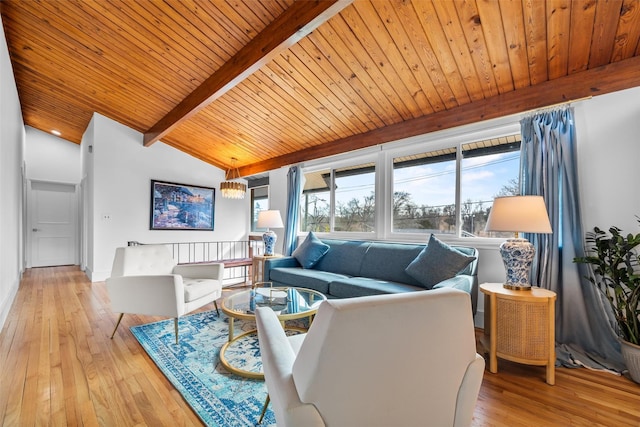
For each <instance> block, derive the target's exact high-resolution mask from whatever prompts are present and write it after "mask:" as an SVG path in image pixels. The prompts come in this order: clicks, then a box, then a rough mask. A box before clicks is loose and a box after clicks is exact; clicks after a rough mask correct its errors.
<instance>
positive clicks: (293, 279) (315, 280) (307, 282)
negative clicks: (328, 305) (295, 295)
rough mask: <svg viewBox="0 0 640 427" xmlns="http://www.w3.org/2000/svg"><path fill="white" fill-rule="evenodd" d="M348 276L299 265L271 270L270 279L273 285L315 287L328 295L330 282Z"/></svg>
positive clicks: (314, 288)
mask: <svg viewBox="0 0 640 427" xmlns="http://www.w3.org/2000/svg"><path fill="white" fill-rule="evenodd" d="M347 277H348V276H345V275H343V274H337V273H331V272H328V271H318V270H313V269H303V268H299V267H282V268H274V269H272V270H271V274H270V275H269V280H270V281H271V282H272V283H273V286H296V287H299V288H307V289H313V290H314V291H318V292H322V293H323V294H325V295H327V294H328V293H329V283H331V282H332V281H333V280H337V279H345V278H347Z"/></svg>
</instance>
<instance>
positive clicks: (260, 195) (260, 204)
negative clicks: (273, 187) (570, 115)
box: [251, 186, 269, 232]
mask: <svg viewBox="0 0 640 427" xmlns="http://www.w3.org/2000/svg"><path fill="white" fill-rule="evenodd" d="M268 209H269V187H268V186H262V187H255V188H252V189H251V231H254V232H255V231H266V230H264V229H259V228H258V227H257V223H258V213H259V212H260V211H265V210H268Z"/></svg>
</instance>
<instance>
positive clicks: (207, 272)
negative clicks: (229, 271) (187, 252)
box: [173, 262, 224, 281]
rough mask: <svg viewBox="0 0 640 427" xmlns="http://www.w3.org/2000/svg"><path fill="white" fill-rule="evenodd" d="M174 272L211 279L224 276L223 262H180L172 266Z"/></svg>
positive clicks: (184, 275) (192, 277)
mask: <svg viewBox="0 0 640 427" xmlns="http://www.w3.org/2000/svg"><path fill="white" fill-rule="evenodd" d="M173 273H174V274H179V275H181V276H183V277H188V278H190V279H213V280H220V281H222V279H223V277H224V264H223V263H219V262H218V263H210V264H181V265H176V266H175V267H174V268H173Z"/></svg>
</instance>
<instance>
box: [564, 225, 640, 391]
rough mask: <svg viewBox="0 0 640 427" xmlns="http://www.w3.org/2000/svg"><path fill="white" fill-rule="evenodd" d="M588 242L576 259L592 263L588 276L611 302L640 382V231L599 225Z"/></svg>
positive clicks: (627, 357) (635, 378)
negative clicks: (585, 251)
mask: <svg viewBox="0 0 640 427" xmlns="http://www.w3.org/2000/svg"><path fill="white" fill-rule="evenodd" d="M639 222H640V219H639ZM586 242H587V246H588V247H587V255H586V256H584V257H578V258H574V260H573V261H574V262H576V263H583V264H590V265H591V266H592V268H593V271H592V275H590V276H588V277H587V278H588V279H589V281H590V282H591V283H593V284H594V285H595V287H596V288H597V289H598V290H599V291H600V292H601V293H602V294H603V295H604V296H605V297H606V299H607V301H609V304H610V305H611V309H612V310H613V314H614V316H615V319H616V324H617V333H618V336H619V338H620V346H621V351H622V357H623V359H624V361H625V364H626V367H627V369H628V370H629V374H630V375H631V378H632V379H633V381H635V382H637V383H640V255H639V254H638V251H637V249H636V248H637V247H638V246H640V233H638V234H636V235H633V234H628V235H626V236H625V235H623V234H622V230H620V229H619V228H618V227H615V226H614V227H611V228H609V232H608V233H607V232H605V231H603V230H601V229H599V228H598V227H595V228H594V229H593V232H589V233H587V234H586Z"/></svg>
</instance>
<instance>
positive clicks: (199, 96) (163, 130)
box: [144, 0, 353, 147]
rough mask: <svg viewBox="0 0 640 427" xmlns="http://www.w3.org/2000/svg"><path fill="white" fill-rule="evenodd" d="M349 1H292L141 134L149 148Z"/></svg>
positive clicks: (338, 11)
mask: <svg viewBox="0 0 640 427" xmlns="http://www.w3.org/2000/svg"><path fill="white" fill-rule="evenodd" d="M352 2H353V0H315V1H296V2H295V3H293V5H292V6H291V7H289V8H288V9H287V10H286V11H284V12H283V13H282V14H281V15H280V16H278V17H277V18H276V19H275V20H274V21H273V22H271V23H270V24H269V25H267V26H266V27H265V29H264V30H262V31H261V32H260V33H259V34H258V35H257V36H256V37H254V38H253V39H252V40H251V41H250V42H249V43H248V44H247V45H245V46H244V47H243V48H242V49H240V50H239V51H238V52H237V53H236V54H235V55H234V56H233V57H231V59H229V61H227V62H225V63H224V64H223V65H222V66H221V67H220V68H219V69H218V70H217V71H216V72H215V73H213V74H212V75H211V76H209V78H207V79H206V80H205V81H204V82H203V83H202V84H201V85H200V86H198V87H197V88H196V89H195V90H194V91H193V92H191V93H190V94H189V95H187V97H186V98H185V99H183V100H182V101H181V102H180V103H179V104H178V105H176V106H175V107H174V108H173V110H171V111H169V112H168V113H167V114H166V115H165V116H164V117H163V118H162V119H160V121H158V122H157V123H156V124H155V125H153V126H152V127H151V128H150V129H149V130H147V131H146V132H145V134H144V145H145V146H147V147H148V146H150V145H151V144H153V143H154V142H156V141H159V140H160V139H162V137H164V136H165V135H167V134H168V133H169V132H171V130H172V129H174V128H175V127H176V126H178V125H179V124H180V123H182V122H183V121H185V120H187V119H189V118H190V117H191V116H193V115H194V114H196V113H198V111H200V110H202V109H203V108H205V107H206V106H207V105H209V104H210V103H211V102H213V101H215V100H216V99H217V98H219V97H221V96H222V95H224V94H225V93H226V92H227V91H229V90H230V89H232V88H233V87H235V86H236V85H237V84H239V83H240V82H241V81H243V80H244V79H246V78H247V77H249V76H250V75H251V74H252V73H254V72H255V71H257V70H258V69H259V68H260V67H262V66H263V65H265V64H266V63H268V62H269V61H271V59H272V58H273V57H275V56H276V55H278V54H280V53H281V52H282V51H284V50H286V49H288V48H289V47H291V46H293V45H294V44H296V43H297V42H299V41H300V40H301V39H302V38H304V37H305V36H307V34H309V33H310V32H312V31H313V30H315V29H316V28H317V27H319V26H320V25H321V24H323V23H324V22H326V21H328V20H329V19H330V18H331V17H333V16H334V15H336V14H338V13H340V11H341V10H342V9H344V8H345V7H347V6H348V5H350V4H351V3H352Z"/></svg>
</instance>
